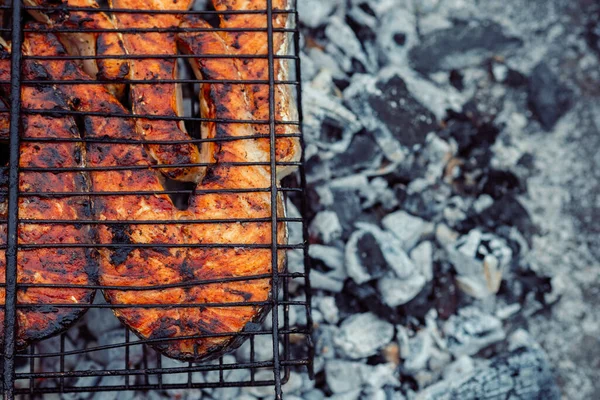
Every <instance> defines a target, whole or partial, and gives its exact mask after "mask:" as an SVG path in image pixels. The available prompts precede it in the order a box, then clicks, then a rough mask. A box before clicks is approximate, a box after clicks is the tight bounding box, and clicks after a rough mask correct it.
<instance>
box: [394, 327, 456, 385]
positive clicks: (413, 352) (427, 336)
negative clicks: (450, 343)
mask: <svg viewBox="0 0 600 400" xmlns="http://www.w3.org/2000/svg"><path fill="white" fill-rule="evenodd" d="M396 337H397V340H398V344H399V346H400V355H401V357H402V365H401V368H402V373H403V374H407V375H411V376H414V375H416V374H418V373H419V372H422V371H423V370H426V369H427V366H428V365H429V364H431V363H432V361H433V360H434V359H437V360H436V363H437V364H440V365H442V364H448V363H449V362H450V356H449V355H448V354H447V353H444V352H443V351H442V349H440V348H439V346H438V345H437V343H436V339H435V337H434V335H432V332H431V331H430V330H429V329H423V330H421V331H419V332H416V333H414V332H411V331H410V330H408V329H407V328H405V327H402V326H399V327H398V333H397V335H396Z"/></svg>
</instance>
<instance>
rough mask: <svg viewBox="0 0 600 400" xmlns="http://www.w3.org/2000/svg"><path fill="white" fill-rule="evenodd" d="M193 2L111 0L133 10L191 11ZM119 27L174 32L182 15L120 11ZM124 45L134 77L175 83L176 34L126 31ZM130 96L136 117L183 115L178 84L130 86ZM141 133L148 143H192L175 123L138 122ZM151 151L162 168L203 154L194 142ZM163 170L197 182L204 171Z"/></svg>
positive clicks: (154, 147) (115, 5) (193, 161)
mask: <svg viewBox="0 0 600 400" xmlns="http://www.w3.org/2000/svg"><path fill="white" fill-rule="evenodd" d="M191 3H192V0H180V1H168V0H111V1H110V5H111V7H113V8H126V9H131V10H174V11H177V10H187V9H188V8H189V7H190V6H191ZM116 20H117V25H118V27H119V29H133V28H142V29H153V28H171V29H172V28H176V27H177V26H178V25H179V21H180V17H179V16H178V15H175V14H144V13H140V14H133V13H127V14H124V13H116ZM123 38H124V40H125V47H126V48H127V51H128V53H129V54H130V56H131V57H134V59H133V60H132V62H131V79H133V80H140V81H159V80H173V79H177V60H176V58H174V57H169V56H175V55H177V46H176V43H175V32H165V33H163V32H140V33H124V34H123ZM156 54H160V55H163V56H166V57H159V58H151V59H149V58H138V59H135V56H136V55H141V56H145V55H156ZM130 90H131V92H130V97H131V103H132V110H133V113H134V114H136V115H152V116H162V117H169V118H173V117H178V116H181V114H182V112H181V104H180V102H181V99H180V94H179V91H180V87H179V84H176V83H161V84H156V83H152V84H132V85H131V86H130ZM137 128H138V131H139V132H140V134H141V135H142V137H144V138H145V139H147V140H149V141H154V140H159V141H163V140H164V141H168V140H189V139H190V136H189V135H188V133H187V131H186V129H185V126H184V124H183V122H181V121H179V122H178V121H175V120H158V119H142V118H140V119H139V120H138V124H137ZM147 149H148V152H149V154H150V156H151V157H152V158H154V159H155V160H156V161H157V162H158V163H159V164H167V165H177V164H197V163H199V162H200V152H199V151H198V147H197V146H196V145H194V144H191V143H188V144H177V145H166V144H160V145H156V144H154V145H153V144H149V145H148V146H147ZM161 172H162V173H163V174H164V175H165V176H167V177H169V178H171V179H176V180H182V181H190V182H197V181H198V180H200V179H201V178H202V175H203V173H204V169H203V168H200V167H180V168H165V169H163V170H161Z"/></svg>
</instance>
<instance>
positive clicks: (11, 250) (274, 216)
mask: <svg viewBox="0 0 600 400" xmlns="http://www.w3.org/2000/svg"><path fill="white" fill-rule="evenodd" d="M65 4H66V2H65ZM266 6H267V7H266V9H259V10H250V11H221V12H219V11H215V10H212V11H211V10H202V11H197V10H194V9H191V10H189V11H156V10H127V9H115V8H109V7H108V5H104V6H100V8H95V7H83V8H81V7H79V8H76V9H75V8H71V7H69V6H66V5H64V4H63V5H61V6H59V7H57V6H56V4H53V5H52V6H51V7H40V6H29V5H26V4H24V3H23V2H22V1H16V0H15V1H13V2H12V4H9V5H4V6H1V7H0V11H1V12H2V13H3V19H4V22H5V23H4V27H3V28H2V29H1V32H2V37H3V38H4V39H5V40H7V41H10V42H11V43H12V51H11V53H10V66H11V73H10V80H4V81H2V82H0V85H3V86H4V87H5V89H4V91H5V93H6V100H5V101H6V108H5V109H4V110H0V114H2V115H4V116H5V119H6V120H7V121H9V122H10V125H9V126H10V128H9V132H8V133H9V134H8V135H7V136H8V137H7V138H6V139H8V140H6V141H5V142H3V144H2V145H3V146H4V148H5V150H4V153H5V154H4V155H3V156H2V157H4V158H5V165H6V167H5V168H4V170H5V176H6V178H5V180H6V182H5V183H6V185H5V187H4V188H2V189H1V191H2V196H3V197H4V201H5V203H4V204H5V207H6V213H5V214H6V219H5V220H3V221H0V224H2V225H4V226H5V228H4V229H5V231H6V240H5V242H4V243H0V245H1V247H0V249H2V250H3V251H4V253H5V255H6V268H5V270H6V276H5V280H4V281H3V282H5V283H1V284H0V288H1V289H2V290H3V292H4V304H3V305H2V306H1V307H2V309H1V310H2V311H3V312H4V320H3V327H2V328H3V334H4V358H3V370H2V384H3V391H4V398H5V399H7V400H9V399H13V398H21V397H24V398H26V397H30V398H41V397H42V396H43V395H44V394H47V393H93V392H114V391H134V390H135V391H168V390H181V391H186V390H192V389H204V388H224V387H259V386H272V387H273V388H274V395H275V398H278V399H279V398H282V385H283V384H284V383H285V382H286V381H287V379H288V378H289V374H290V371H291V370H292V369H296V368H307V369H308V371H309V374H312V343H311V340H310V333H311V332H310V329H311V325H312V323H311V318H310V282H309V269H308V268H309V266H308V255H307V248H306V244H307V241H308V238H307V229H306V226H305V223H304V220H303V218H302V217H301V215H305V211H304V210H305V204H304V201H305V200H304V197H305V196H304V194H303V193H304V188H305V177H304V170H303V159H301V160H299V161H287V162H282V161H278V160H277V159H276V157H275V143H276V142H277V140H281V137H290V138H299V140H300V141H302V135H301V124H302V110H301V84H300V82H301V77H300V60H299V41H300V39H299V32H298V29H297V26H296V23H297V21H298V15H297V11H296V8H295V4H292V2H291V1H290V4H289V7H288V8H287V9H285V10H280V9H274V7H273V5H272V0H267V1H266ZM74 10H76V11H77V12H81V11H85V12H88V13H99V12H106V13H110V15H115V14H116V13H123V14H126V13H137V14H139V15H153V14H170V15H175V14H177V15H186V14H192V15H193V14H197V15H200V16H202V17H203V18H205V19H207V20H214V19H215V18H217V17H218V16H219V15H223V14H236V13H237V14H244V13H245V14H249V15H250V14H260V15H264V16H265V17H266V25H267V26H266V29H265V28H257V29H245V28H228V29H225V28H219V27H217V26H216V25H218V24H212V25H211V27H210V28H204V30H205V31H208V32H211V31H227V30H229V31H232V32H245V31H253V30H254V31H260V32H266V33H267V37H268V40H269V43H268V52H267V54H260V55H254V56H249V55H231V54H211V55H203V56H198V55H189V54H177V55H150V56H146V57H156V56H160V57H163V56H164V57H167V58H168V57H176V58H177V59H178V62H179V65H181V67H183V68H189V67H187V66H186V65H187V63H186V61H187V59H189V58H192V57H193V58H202V57H204V58H207V59H208V58H237V59H245V58H261V59H264V60H266V61H267V63H268V68H269V71H268V72H269V73H268V79H267V80H241V79H240V80H213V79H196V78H193V75H192V74H191V72H189V70H188V73H187V74H185V73H182V74H180V76H178V77H177V78H176V79H173V80H161V81H160V82H162V83H178V84H180V85H181V86H182V88H183V93H184V97H185V104H186V113H185V115H184V116H182V117H179V116H161V115H158V116H157V115H140V114H136V115H132V113H129V112H126V113H122V114H105V113H102V112H97V113H94V112H83V111H75V110H70V109H58V108H56V109H35V108H29V107H26V106H24V102H23V100H24V99H23V93H24V92H23V90H24V88H26V87H38V86H40V85H41V86H46V87H48V86H49V85H54V86H55V87H57V88H59V89H60V88H61V86H63V85H77V84H79V85H88V84H97V83H106V84H109V83H114V81H108V80H106V81H105V80H102V79H100V78H99V79H97V80H93V81H89V80H74V79H68V78H64V79H50V78H47V77H46V78H44V79H27V77H26V76H25V75H26V74H25V72H24V68H23V66H24V64H25V63H26V62H27V60H54V59H61V60H73V61H76V62H78V63H79V62H82V61H84V60H87V59H90V56H82V55H73V54H71V55H59V56H36V55H31V54H24V53H23V52H22V51H20V50H21V49H22V47H23V43H24V35H26V34H27V32H31V31H37V32H40V30H41V31H42V32H48V33H98V32H111V30H105V29H89V28H84V27H72V26H63V25H60V24H55V25H47V26H43V25H37V26H36V27H34V28H32V27H30V26H28V25H27V21H29V20H31V17H30V16H29V15H30V14H31V13H32V12H36V11H39V12H53V13H56V12H60V13H63V14H65V15H68V13H70V12H72V11H74ZM278 14H282V15H286V16H287V18H288V19H289V22H288V25H287V27H286V28H277V27H274V26H273V18H274V17H275V16H276V15H278ZM200 30H201V29H200ZM113 31H114V30H113ZM117 31H118V32H120V33H139V32H144V31H145V30H144V29H139V28H132V29H118V30H117ZM146 31H148V32H161V33H169V32H174V33H180V32H188V31H190V29H187V30H186V29H184V28H180V27H174V28H150V29H147V30H146ZM278 32H279V33H284V34H286V35H289V38H290V39H291V40H290V51H289V54H284V55H281V54H276V53H275V51H274V50H273V35H274V34H276V33H278ZM140 57H141V56H135V58H138V59H139V58H140ZM91 58H92V59H96V60H101V59H103V58H104V59H106V58H110V59H119V58H123V59H133V58H134V57H133V56H129V55H122V56H116V55H96V56H92V57H91ZM7 62H8V61H7ZM276 62H284V63H285V64H286V65H287V69H288V72H289V74H288V76H287V77H286V79H285V80H278V77H277V76H276V74H275V66H274V65H275V63H276ZM119 83H125V84H141V85H144V84H152V83H156V82H152V81H150V82H149V81H144V80H137V81H136V80H128V79H125V80H123V81H120V82H119ZM203 84H229V85H238V84H245V85H249V84H260V85H268V87H269V99H268V101H269V110H270V112H269V118H268V119H267V120H242V119H240V120H234V119H219V120H216V121H211V120H210V118H202V117H200V115H199V114H200V111H199V110H200V108H201V105H200V104H199V100H198V92H199V90H200V87H201V85H203ZM278 85H286V86H288V87H289V88H290V89H291V92H292V93H293V98H294V99H293V102H294V103H295V106H297V109H298V118H297V120H295V121H280V120H277V118H276V117H275V112H274V110H275V102H276V88H277V86H278ZM35 114H37V115H44V116H49V117H56V118H60V117H64V116H72V117H73V118H79V117H82V116H90V115H92V116H96V117H105V118H123V119H131V118H144V119H146V120H149V121H159V120H171V121H181V122H180V123H183V124H185V126H186V127H187V130H188V132H190V135H191V137H192V139H191V140H184V141H156V142H152V141H150V142H148V141H145V142H144V143H145V144H146V145H147V144H148V143H150V144H152V143H155V144H169V145H170V144H181V143H190V142H191V143H195V144H197V145H198V146H199V147H200V146H201V145H202V144H204V143H207V142H216V143H219V142H220V141H225V140H252V139H253V138H254V137H237V138H234V139H231V138H219V137H216V138H212V139H208V138H202V137H201V135H200V131H201V129H202V128H201V125H202V123H203V122H207V121H208V122H215V123H218V124H240V123H252V124H253V125H264V126H266V127H267V128H266V129H267V130H268V136H267V137H268V139H269V145H270V161H266V162H247V163H239V164H240V165H242V166H253V165H261V166H264V167H266V168H268V169H269V171H270V172H269V173H270V175H271V180H270V182H271V184H270V185H269V187H264V188H261V189H239V190H236V189H221V192H222V193H223V194H227V193H237V192H243V191H249V190H250V191H260V192H265V193H270V195H271V200H272V201H271V203H270V204H271V206H270V207H271V210H270V216H269V217H266V218H256V219H236V218H230V219H219V220H211V219H203V220H185V221H182V220H176V219H173V220H160V221H157V220H150V219H146V220H136V221H135V224H140V225H144V224H146V225H153V224H166V225H168V224H177V225H185V224H213V223H242V224H243V223H253V222H263V223H268V224H270V226H271V233H272V235H271V238H277V232H278V229H281V228H280V226H281V223H285V224H286V225H287V226H288V228H289V229H290V230H295V231H296V232H302V235H303V238H302V240H301V241H297V242H293V241H292V240H291V239H290V240H289V241H287V242H286V243H278V241H277V240H273V239H271V243H269V244H230V243H218V242H216V243H208V244H207V243H175V244H173V243H164V244H161V243H159V244H157V243H152V244H149V245H147V246H148V247H152V248H157V247H158V248H160V247H164V248H166V249H168V248H172V247H178V248H180V247H181V248H207V249H220V248H242V249H258V248H262V249H267V250H269V251H270V252H271V256H270V260H271V264H272V265H271V267H270V272H269V273H262V274H255V275H245V276H242V277H222V278H220V277H218V278H216V279H214V278H213V279H207V280H191V281H188V282H183V283H178V284H174V285H173V284H165V285H163V286H160V285H158V286H152V289H154V290H157V289H161V288H169V287H173V286H178V287H186V286H187V287H190V286H194V285H207V284H212V283H220V282H231V281H236V280H238V281H239V280H253V279H268V280H269V281H270V283H271V290H272V293H271V295H270V297H269V299H268V300H266V301H261V302H248V301H240V302H238V303H227V304H223V303H218V302H217V303H210V302H208V303H202V304H197V303H191V304H177V307H178V308H185V307H201V308H206V307H264V308H266V309H270V310H271V313H270V315H269V317H268V318H269V321H268V322H269V323H268V324H261V323H260V322H256V323H248V324H247V325H246V326H245V328H244V329H243V330H242V331H239V332H225V333H218V334H216V333H206V332H204V333H202V332H199V333H198V335H194V336H192V337H184V338H177V339H175V340H183V339H186V338H187V339H189V338H203V337H211V336H219V335H220V336H227V337H240V340H239V342H240V343H241V342H242V341H243V342H244V344H243V346H244V348H245V349H246V350H247V354H246V357H244V358H243V360H240V359H239V358H238V359H233V358H231V357H228V356H225V355H220V356H219V357H218V358H216V359H215V360H212V361H207V362H198V363H196V362H181V363H173V362H171V361H170V360H169V359H166V358H165V357H164V356H163V355H161V354H160V353H159V352H157V351H156V350H154V348H153V347H152V345H156V344H159V343H161V342H162V341H166V340H174V339H173V338H171V339H164V338H145V339H140V338H138V337H137V336H136V335H135V334H134V333H133V332H132V331H130V330H129V328H127V327H126V326H124V325H123V326H122V327H121V328H120V329H121V331H120V332H121V334H116V333H115V334H114V340H113V341H112V342H111V343H109V344H98V343H96V342H94V341H91V340H87V341H86V340H72V339H73V337H74V335H79V336H81V335H84V336H85V332H86V331H89V329H90V328H89V327H87V326H85V325H84V324H83V321H84V320H83V319H82V320H79V321H78V322H76V323H75V324H74V325H71V326H70V327H69V329H68V330H66V331H64V332H62V333H60V334H57V335H54V336H51V337H49V338H47V339H44V340H42V341H37V342H33V343H31V344H29V345H28V346H27V348H26V349H21V348H19V347H18V346H17V344H16V343H17V333H18V326H17V323H16V319H17V313H18V310H20V309H32V310H40V311H41V312H43V311H44V310H45V311H46V312H54V311H55V310H57V309H61V308H77V309H81V310H83V311H87V312H90V310H92V309H94V310H100V311H98V312H106V313H110V312H111V309H115V308H119V307H122V308H127V307H129V308H131V307H140V308H162V307H164V308H168V307H170V306H169V305H166V304H143V305H138V304H136V305H133V306H132V305H123V304H120V305H119V304H108V303H106V302H104V301H102V300H101V298H102V294H101V292H100V291H101V290H107V289H115V290H118V289H125V288H124V287H118V286H112V287H107V286H102V285H100V284H99V283H98V282H93V283H92V284H87V285H81V284H67V283H64V282H52V283H44V284H42V285H40V284H37V283H26V282H22V280H21V279H20V277H19V276H18V272H17V271H18V260H19V258H18V255H19V253H20V252H25V251H27V250H31V249H64V250H66V251H70V250H71V249H75V248H77V249H81V248H83V249H86V251H96V250H97V249H99V248H101V247H102V248H111V249H118V248H119V247H123V246H124V245H123V244H120V243H113V244H98V243H95V242H93V241H92V242H89V243H54V244H47V243H42V244H40V243H25V244H24V243H21V242H20V241H19V230H20V229H23V227H26V226H27V225H28V224H30V225H35V226H44V225H57V224H59V225H77V226H81V225H87V226H95V227H97V226H100V225H104V226H109V225H111V224H112V225H118V224H123V223H126V222H127V221H98V220H95V219H94V218H92V217H90V218H88V219H26V218H23V217H20V216H19V207H20V206H19V204H20V201H27V199H28V198H40V197H43V198H65V197H69V196H87V197H89V198H91V200H92V202H93V201H94V199H95V198H99V197H101V196H110V195H115V194H116V195H125V196H126V195H139V194H144V195H147V194H150V195H156V194H168V195H170V196H171V197H172V198H173V199H174V201H177V199H178V198H179V199H181V198H182V197H185V196H189V195H190V194H192V193H194V194H198V191H196V190H194V188H193V187H190V186H189V185H188V186H185V185H175V186H170V184H165V186H164V190H162V191H125V192H118V193H111V192H90V191H81V192H78V191H76V190H74V191H70V192H65V191H55V192H47V191H46V192H44V193H42V192H37V191H28V192H24V191H23V190H21V189H20V185H19V182H20V179H21V177H22V175H23V174H27V173H29V172H36V171H43V172H46V173H48V172H52V173H55V174H60V173H64V172H77V171H91V170H95V171H102V170H103V169H106V170H109V169H112V170H117V169H127V170H133V169H144V168H150V169H152V170H153V171H156V173H157V174H158V173H159V172H158V169H159V168H160V169H165V168H180V167H208V168H211V166H212V163H198V164H192V165H190V164H172V165H167V166H165V165H150V166H143V165H142V166H139V165H138V166H134V165H131V166H110V167H94V168H91V167H88V166H83V167H81V168H72V167H71V168H35V167H22V166H19V157H20V149H21V146H22V145H23V143H27V142H37V144H38V145H39V146H45V145H48V144H49V143H56V142H57V141H60V140H62V141H65V139H57V138H55V137H52V136H51V135H49V136H48V137H36V138H29V137H23V134H22V131H23V123H22V120H23V118H24V116H26V115H35ZM0 116H1V115H0ZM282 124H285V125H287V126H289V127H292V128H293V132H292V133H287V134H285V135H278V134H277V135H276V133H275V132H276V129H277V126H279V125H282ZM263 138H264V136H263ZM97 140H98V139H94V138H89V137H84V136H81V137H79V138H75V139H71V141H73V142H81V143H83V144H84V145H89V144H90V143H93V142H94V141H97ZM67 141H68V140H67ZM105 142H107V141H105ZM108 142H110V143H114V144H115V145H116V144H119V143H136V144H139V145H140V146H141V145H142V142H141V140H137V141H136V140H130V139H122V140H114V139H113V140H109V141H108ZM282 166H285V167H293V168H295V172H294V173H292V174H291V175H290V176H288V177H286V178H285V179H284V180H283V181H282V182H281V183H280V184H279V183H278V178H277V176H276V170H277V167H282ZM233 167H235V166H232V168H233ZM207 192H208V191H207ZM282 194H283V195H284V196H285V197H286V198H287V199H288V202H291V203H293V204H295V205H296V206H298V207H299V208H300V209H301V215H286V216H285V217H282V216H281V213H278V210H277V201H275V200H276V199H277V198H278V196H279V195H282ZM132 223H133V222H132ZM127 246H128V247H129V248H131V247H136V246H139V247H144V245H143V244H127ZM282 252H285V253H291V252H294V255H295V256H296V257H295V259H296V260H301V261H300V263H297V264H298V266H296V267H295V268H290V267H289V266H288V267H286V268H279V267H278V265H277V260H278V254H281V253H282ZM299 265H301V268H299ZM36 287H49V288H57V289H61V290H65V291H68V290H73V289H88V290H91V291H97V293H96V300H95V301H94V302H93V303H91V304H56V303H55V302H54V303H45V304H44V303H40V302H36V303H26V302H22V301H20V300H19V301H17V293H18V292H19V291H23V290H28V289H30V288H36ZM127 290H133V291H139V292H143V291H144V290H148V287H134V286H127ZM53 310H54V311H53ZM275 310H277V312H275ZM290 313H294V314H296V315H299V316H302V318H298V320H299V321H302V322H299V323H298V324H295V325H292V324H290ZM74 332H77V333H74ZM82 332H83V333H82ZM115 332H116V331H115ZM74 343H75V344H74ZM265 344H267V345H268V346H270V348H271V349H273V351H272V352H271V354H270V356H269V357H268V358H266V359H265V358H264V357H263V358H259V357H258V356H257V354H258V353H259V352H257V351H256V350H257V346H265ZM115 352H120V353H121V354H123V355H124V356H123V357H120V358H118V359H119V360H120V362H121V363H122V364H116V363H115V362H112V363H111V364H108V367H104V368H102V369H97V370H90V369H85V368H83V367H81V364H76V365H74V362H73V360H74V359H80V358H81V357H82V356H86V357H91V358H96V359H97V358H98V357H100V358H102V357H105V358H108V357H110V354H114V353H115ZM260 353H264V352H260ZM165 360H166V361H167V362H165ZM234 371H239V372H237V373H233V372H234Z"/></svg>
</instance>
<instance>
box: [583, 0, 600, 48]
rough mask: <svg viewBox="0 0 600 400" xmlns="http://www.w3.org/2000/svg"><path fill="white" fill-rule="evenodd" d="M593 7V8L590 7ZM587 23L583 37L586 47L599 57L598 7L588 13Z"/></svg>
mask: <svg viewBox="0 0 600 400" xmlns="http://www.w3.org/2000/svg"><path fill="white" fill-rule="evenodd" d="M592 7H593V6H592ZM588 15H589V21H588V23H587V24H586V30H585V37H586V41H587V43H588V45H589V46H590V48H591V49H592V50H594V51H595V52H596V53H597V54H598V55H599V56H600V7H598V5H597V4H596V7H595V9H592V10H590V12H589V14H588Z"/></svg>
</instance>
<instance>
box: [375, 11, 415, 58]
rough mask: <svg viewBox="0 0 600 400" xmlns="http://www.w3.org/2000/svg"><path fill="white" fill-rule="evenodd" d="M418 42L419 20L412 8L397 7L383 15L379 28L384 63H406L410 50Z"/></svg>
mask: <svg viewBox="0 0 600 400" xmlns="http://www.w3.org/2000/svg"><path fill="white" fill-rule="evenodd" d="M417 42H418V37H417V22H416V18H415V14H414V13H413V12H411V10H407V9H402V8H400V7H395V8H393V9H391V10H389V12H387V13H386V14H385V15H384V16H382V18H381V20H380V25H379V29H378V30H377V45H378V50H379V58H380V60H381V61H382V63H384V64H388V63H391V64H397V65H402V64H405V63H406V57H407V53H408V50H409V49H410V48H411V47H412V46H414V45H415V44H416V43H417Z"/></svg>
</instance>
